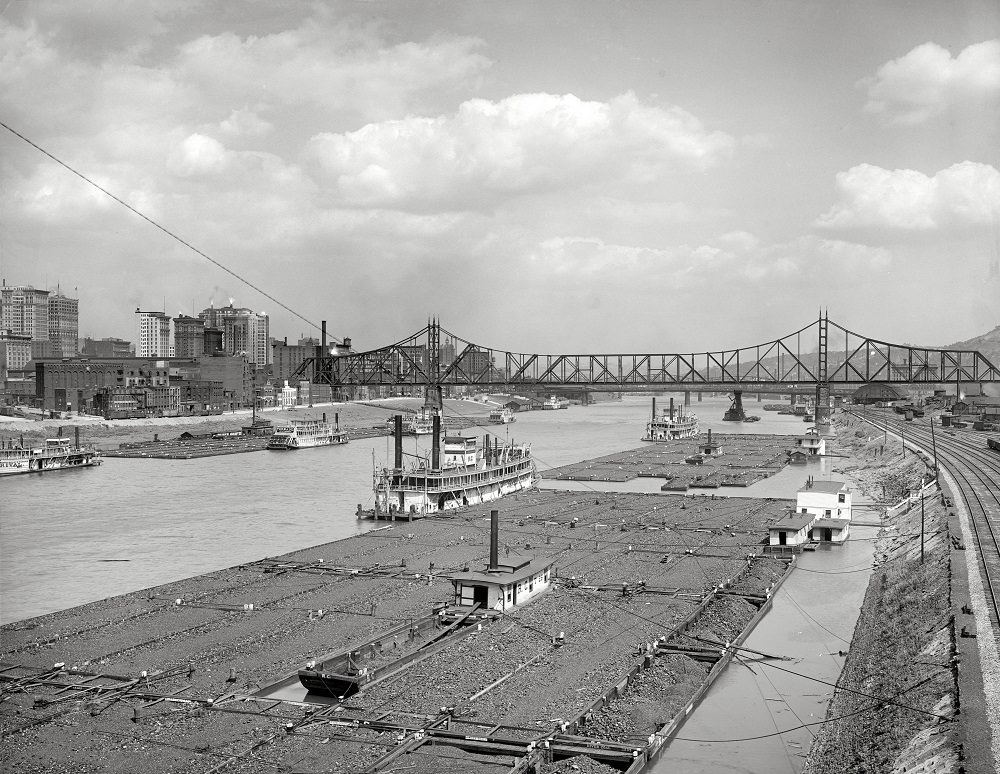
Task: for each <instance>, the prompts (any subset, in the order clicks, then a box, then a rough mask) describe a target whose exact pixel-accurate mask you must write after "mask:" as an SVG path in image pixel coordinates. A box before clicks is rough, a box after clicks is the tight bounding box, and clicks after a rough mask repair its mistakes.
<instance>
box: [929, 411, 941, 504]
mask: <svg viewBox="0 0 1000 774" xmlns="http://www.w3.org/2000/svg"><path fill="white" fill-rule="evenodd" d="M931 451H932V452H933V454H934V483H935V484H937V487H938V489H940V488H941V482H940V481H938V463H937V442H936V441H935V440H934V417H931Z"/></svg>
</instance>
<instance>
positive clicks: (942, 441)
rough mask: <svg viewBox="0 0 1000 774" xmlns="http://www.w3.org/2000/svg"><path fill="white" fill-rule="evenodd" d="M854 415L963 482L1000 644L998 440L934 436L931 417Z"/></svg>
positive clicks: (974, 434) (957, 433) (958, 433)
mask: <svg viewBox="0 0 1000 774" xmlns="http://www.w3.org/2000/svg"><path fill="white" fill-rule="evenodd" d="M851 413H853V414H854V416H856V417H858V418H860V419H863V420H865V421H867V422H869V423H870V424H872V425H874V426H875V427H878V428H880V429H884V430H886V431H887V432H890V433H893V434H894V435H896V436H899V437H901V438H903V439H904V442H905V443H907V444H913V445H914V446H917V447H919V448H920V449H921V450H922V456H923V457H924V460H925V462H926V463H927V465H928V467H929V468H930V469H931V470H932V471H933V467H934V456H935V451H936V457H937V464H938V466H939V467H940V468H943V469H944V470H946V471H947V472H948V473H949V474H950V475H951V476H952V478H953V479H954V480H955V481H956V482H957V483H958V487H959V493H958V494H959V495H960V496H961V497H962V498H963V500H964V501H965V506H966V509H967V511H968V513H969V522H970V525H971V529H972V534H973V538H974V540H975V543H976V550H977V554H978V561H979V569H980V572H981V574H982V578H983V586H984V590H985V593H986V598H987V599H986V601H987V607H988V608H989V616H990V625H991V627H992V629H993V632H992V634H993V637H994V639H1000V599H998V595H1000V538H998V536H1000V453H998V452H996V451H994V450H992V449H989V448H987V445H986V442H987V439H988V438H991V437H993V438H995V437H996V436H995V435H991V434H989V433H984V432H982V431H976V430H964V429H954V430H947V429H944V428H942V429H940V430H939V429H937V428H936V427H935V429H934V430H933V435H932V430H931V424H930V422H931V421H932V420H931V419H930V418H928V419H923V420H913V421H905V420H902V419H897V418H896V416H895V415H894V414H888V413H883V412H874V413H873V412H870V411H868V412H863V413H862V412H851ZM980 636H982V633H981V634H980Z"/></svg>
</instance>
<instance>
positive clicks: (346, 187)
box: [308, 93, 734, 209]
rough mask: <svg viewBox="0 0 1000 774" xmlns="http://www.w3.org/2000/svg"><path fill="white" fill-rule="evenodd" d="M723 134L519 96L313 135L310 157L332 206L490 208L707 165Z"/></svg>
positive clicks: (672, 119)
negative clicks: (513, 199)
mask: <svg viewBox="0 0 1000 774" xmlns="http://www.w3.org/2000/svg"><path fill="white" fill-rule="evenodd" d="M733 145H734V140H733V138H732V137H730V136H729V135H727V134H725V133H723V132H718V131H715V132H713V131H708V130H707V129H705V128H704V127H703V126H702V124H701V122H700V121H699V120H698V119H697V118H695V117H694V116H693V115H691V114H690V113H688V112H686V111H684V110H682V109H680V108H677V107H673V108H668V109H664V108H657V107H651V106H648V105H644V104H642V103H641V102H640V101H639V100H638V99H637V98H636V96H635V95H634V94H631V93H626V94H623V95H621V96H618V97H615V98H614V99H612V100H610V101H608V102H592V101H584V100H581V99H579V98H578V97H575V96H573V95H572V94H567V95H552V94H517V95H514V96H511V97H508V98H506V99H503V100H500V101H498V102H491V101H487V100H482V99H474V100H469V101H466V102H464V103H462V104H461V106H460V107H459V108H458V111H457V112H456V113H455V114H454V115H451V116H438V117H434V118H423V117H410V118H406V119H402V120H398V121H387V122H383V123H379V124H369V125H368V126H366V127H364V128H362V129H360V130H358V131H356V132H348V133H343V134H332V133H324V134H320V135H317V136H316V137H314V138H313V139H312V141H311V143H310V147H309V151H308V156H309V158H310V160H311V161H314V162H315V165H316V167H317V169H318V170H319V176H320V180H321V182H322V183H323V184H324V185H325V187H326V188H327V190H328V191H329V192H330V193H331V195H332V196H334V197H335V198H336V199H338V200H340V201H342V202H345V203H349V204H353V205H362V206H393V207H401V208H404V209H405V208H407V207H422V206H427V204H428V203H431V202H436V203H444V204H446V205H450V206H461V207H465V206H475V203H476V202H481V203H482V202H485V203H487V205H488V204H489V203H490V202H493V201H495V200H496V199H497V198H498V197H501V196H503V197H508V196H512V195H514V196H516V195H519V194H526V193H535V192H540V191H553V190H561V189H569V188H576V187H581V186H596V185H600V184H602V183H608V182H618V181H631V182H647V181H649V180H651V179H655V178H656V177H657V176H659V175H662V174H663V171H664V169H666V168H668V167H670V166H672V165H676V164H686V165H693V166H695V167H705V166H709V165H712V164H714V163H716V162H718V161H719V160H720V159H722V158H724V157H727V156H728V155H730V154H731V153H732V150H733Z"/></svg>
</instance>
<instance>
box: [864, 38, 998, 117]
mask: <svg viewBox="0 0 1000 774" xmlns="http://www.w3.org/2000/svg"><path fill="white" fill-rule="evenodd" d="M858 86H859V87H860V88H863V89H864V90H865V91H866V92H867V94H868V102H867V104H866V105H865V110H866V111H868V112H871V113H878V114H881V115H883V116H884V117H885V118H886V120H887V121H888V122H889V123H894V124H917V123H921V122H923V121H926V120H928V119H929V118H931V117H932V116H935V115H938V114H940V113H942V112H944V111H945V110H947V109H948V108H950V107H953V106H955V105H958V104H961V103H962V102H964V101H968V100H981V99H983V98H984V97H989V96H990V95H992V96H996V95H998V94H1000V40H988V41H985V42H983V43H975V44H973V45H971V46H968V47H967V48H965V49H963V50H962V51H960V52H959V54H958V56H956V57H954V58H953V57H952V55H951V53H950V52H949V51H948V50H947V49H945V48H943V47H942V46H939V45H938V44H936V43H924V44H923V45H920V46H917V47H916V48H914V49H913V50H912V51H910V52H909V53H908V54H906V55H904V56H901V57H900V58H898V59H893V60H892V61H891V62H887V63H886V64H884V65H882V66H881V67H880V68H879V69H878V71H877V72H876V74H875V75H874V76H870V77H868V78H864V79H862V80H861V81H859V82H858Z"/></svg>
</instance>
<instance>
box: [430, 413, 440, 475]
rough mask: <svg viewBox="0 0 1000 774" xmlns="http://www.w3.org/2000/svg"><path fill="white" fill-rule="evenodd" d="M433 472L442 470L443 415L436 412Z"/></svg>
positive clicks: (432, 443) (432, 451)
mask: <svg viewBox="0 0 1000 774" xmlns="http://www.w3.org/2000/svg"><path fill="white" fill-rule="evenodd" d="M431 438H432V440H431V470H441V415H440V414H438V413H437V412H436V411H435V412H434V435H433V436H431Z"/></svg>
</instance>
